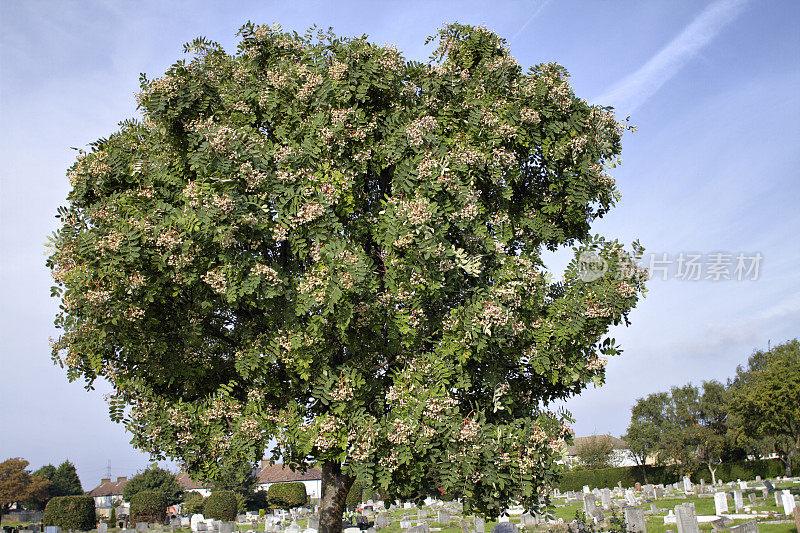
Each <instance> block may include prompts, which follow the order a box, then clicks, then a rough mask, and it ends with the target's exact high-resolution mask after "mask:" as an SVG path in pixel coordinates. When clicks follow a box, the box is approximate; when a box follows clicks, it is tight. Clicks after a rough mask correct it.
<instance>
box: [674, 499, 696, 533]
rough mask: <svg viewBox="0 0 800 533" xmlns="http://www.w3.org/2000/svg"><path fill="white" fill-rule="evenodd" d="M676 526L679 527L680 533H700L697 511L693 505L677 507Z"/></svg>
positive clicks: (687, 504) (685, 504) (686, 504)
mask: <svg viewBox="0 0 800 533" xmlns="http://www.w3.org/2000/svg"><path fill="white" fill-rule="evenodd" d="M675 524H676V525H677V526H678V533H700V525H699V524H698V523H697V511H695V509H694V504H693V503H684V504H681V505H676V506H675Z"/></svg>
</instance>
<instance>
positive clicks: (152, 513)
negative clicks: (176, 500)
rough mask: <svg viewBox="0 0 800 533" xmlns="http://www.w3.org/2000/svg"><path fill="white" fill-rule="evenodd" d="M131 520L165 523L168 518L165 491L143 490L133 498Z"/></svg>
mask: <svg viewBox="0 0 800 533" xmlns="http://www.w3.org/2000/svg"><path fill="white" fill-rule="evenodd" d="M130 515H131V522H134V523H136V522H147V523H155V524H163V523H164V521H165V520H166V519H167V499H166V497H165V496H164V493H163V492H160V491H157V490H143V491H141V492H137V493H136V494H134V495H133V497H132V498H131V513H130Z"/></svg>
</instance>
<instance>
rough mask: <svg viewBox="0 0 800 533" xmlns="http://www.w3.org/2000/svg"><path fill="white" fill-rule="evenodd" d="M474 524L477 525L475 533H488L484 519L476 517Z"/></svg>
mask: <svg viewBox="0 0 800 533" xmlns="http://www.w3.org/2000/svg"><path fill="white" fill-rule="evenodd" d="M473 523H474V524H475V533H486V524H485V523H484V522H483V518H481V517H479V516H476V517H475V520H474V521H473Z"/></svg>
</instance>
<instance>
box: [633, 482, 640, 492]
mask: <svg viewBox="0 0 800 533" xmlns="http://www.w3.org/2000/svg"><path fill="white" fill-rule="evenodd" d="M633 490H635V491H636V492H639V491H640V490H642V484H641V483H639V482H638V481H637V482H636V483H634V484H633Z"/></svg>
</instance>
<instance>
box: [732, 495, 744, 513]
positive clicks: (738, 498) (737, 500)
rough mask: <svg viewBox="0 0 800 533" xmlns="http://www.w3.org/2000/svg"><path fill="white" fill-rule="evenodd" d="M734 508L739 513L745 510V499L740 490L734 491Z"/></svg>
mask: <svg viewBox="0 0 800 533" xmlns="http://www.w3.org/2000/svg"><path fill="white" fill-rule="evenodd" d="M733 508H734V510H735V511H736V512H737V513H738V512H740V511H741V510H742V509H744V499H743V498H742V491H740V490H735V491H733Z"/></svg>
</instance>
